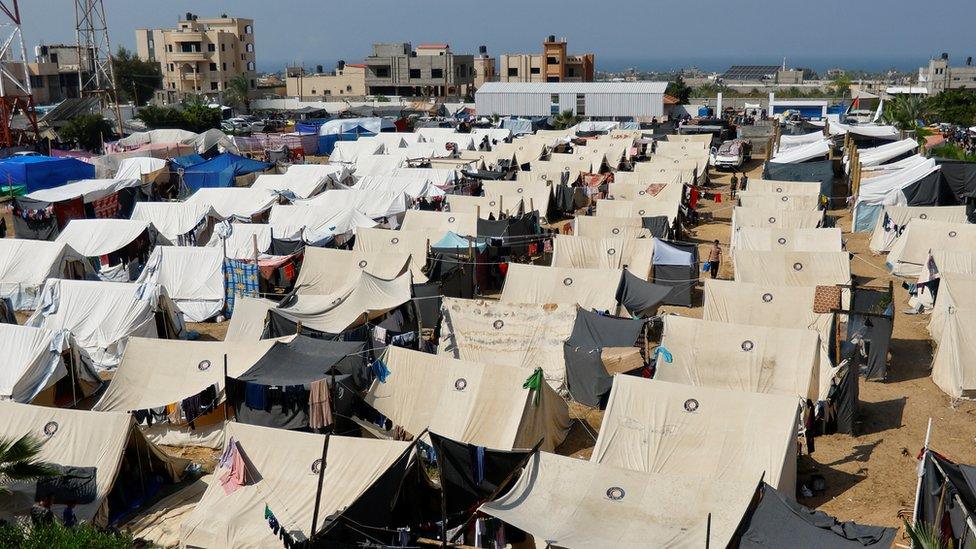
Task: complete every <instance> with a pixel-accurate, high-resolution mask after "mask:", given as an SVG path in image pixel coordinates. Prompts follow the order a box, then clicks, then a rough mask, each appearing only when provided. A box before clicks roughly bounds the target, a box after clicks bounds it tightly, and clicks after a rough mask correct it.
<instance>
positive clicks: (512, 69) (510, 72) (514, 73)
mask: <svg viewBox="0 0 976 549" xmlns="http://www.w3.org/2000/svg"><path fill="white" fill-rule="evenodd" d="M508 76H518V69H517V68H516V67H509V68H508Z"/></svg>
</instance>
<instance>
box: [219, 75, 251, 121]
mask: <svg viewBox="0 0 976 549" xmlns="http://www.w3.org/2000/svg"><path fill="white" fill-rule="evenodd" d="M225 97H226V98H227V100H228V101H229V102H230V103H231V104H232V105H237V106H239V107H243V108H244V112H251V83H250V81H248V79H247V76H245V75H243V74H238V75H237V76H235V77H234V78H231V79H230V82H228V83H227V93H226V95H225Z"/></svg>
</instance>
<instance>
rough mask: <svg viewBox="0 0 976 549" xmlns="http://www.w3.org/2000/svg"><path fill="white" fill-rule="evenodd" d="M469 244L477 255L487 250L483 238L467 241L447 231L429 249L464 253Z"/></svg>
mask: <svg viewBox="0 0 976 549" xmlns="http://www.w3.org/2000/svg"><path fill="white" fill-rule="evenodd" d="M469 242H470V243H471V245H472V247H474V248H475V249H476V250H477V251H478V253H482V252H484V251H485V250H486V249H487V248H488V244H487V242H485V239H484V238H475V239H472V240H471V241H469V240H468V239H467V238H465V237H463V236H460V235H458V234H457V233H456V232H454V231H448V232H447V234H445V235H444V238H442V239H440V240H439V241H438V242H437V243H436V244H431V245H430V247H431V249H437V250H444V249H453V250H457V251H459V252H465V253H466V252H467V251H468V243H469Z"/></svg>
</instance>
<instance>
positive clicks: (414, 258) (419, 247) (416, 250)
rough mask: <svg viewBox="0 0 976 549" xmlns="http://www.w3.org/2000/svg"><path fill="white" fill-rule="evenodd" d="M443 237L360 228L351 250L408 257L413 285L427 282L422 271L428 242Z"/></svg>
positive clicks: (427, 233) (431, 232)
mask: <svg viewBox="0 0 976 549" xmlns="http://www.w3.org/2000/svg"><path fill="white" fill-rule="evenodd" d="M441 237H443V234H442V233H441V234H439V233H438V232H436V231H408V230H400V231H390V230H388V229H379V228H367V227H364V228H361V229H359V230H358V231H357V232H356V241H355V243H354V244H353V249H355V250H356V251H358V252H363V253H373V254H394V255H409V256H410V272H411V274H413V281H414V283H415V284H422V283H424V282H427V276H426V275H425V274H424V273H423V271H422V269H423V268H424V267H425V266H426V265H427V250H428V244H429V243H430V242H432V241H433V242H437V241H438V240H440V239H441Z"/></svg>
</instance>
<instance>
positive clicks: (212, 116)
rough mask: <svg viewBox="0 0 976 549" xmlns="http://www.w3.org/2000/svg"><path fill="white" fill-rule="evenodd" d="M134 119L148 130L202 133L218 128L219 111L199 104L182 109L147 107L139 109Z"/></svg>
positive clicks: (192, 104) (191, 104)
mask: <svg viewBox="0 0 976 549" xmlns="http://www.w3.org/2000/svg"><path fill="white" fill-rule="evenodd" d="M136 118H138V119H139V120H142V121H143V122H144V123H145V124H146V127H147V128H149V129H150V130H159V129H180V130H187V131H191V132H196V133H202V132H205V131H207V130H209V129H213V128H219V127H220V109H214V108H211V107H208V106H206V105H203V104H201V103H190V104H187V105H186V106H184V107H183V108H182V109H176V108H172V107H157V106H155V105H148V106H146V107H143V108H141V109H139V113H138V114H137V115H136Z"/></svg>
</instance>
